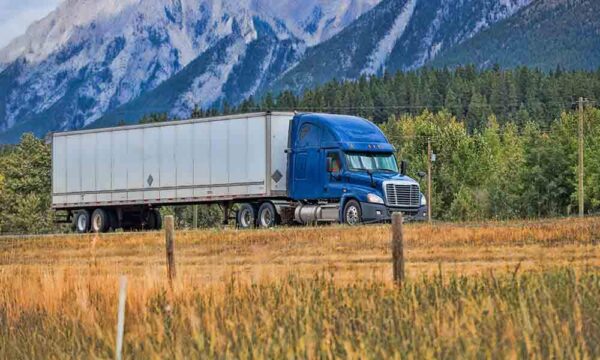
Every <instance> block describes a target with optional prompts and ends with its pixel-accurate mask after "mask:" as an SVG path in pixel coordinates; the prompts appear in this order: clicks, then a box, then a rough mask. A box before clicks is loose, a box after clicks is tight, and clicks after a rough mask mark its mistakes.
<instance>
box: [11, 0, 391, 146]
mask: <svg viewBox="0 0 600 360" xmlns="http://www.w3.org/2000/svg"><path fill="white" fill-rule="evenodd" d="M379 1H380V0H303V1H301V2H300V1H296V0H66V1H65V2H63V3H62V4H61V5H60V6H59V8H58V9H57V10H56V11H54V12H52V13H51V14H50V15H48V16H47V17H46V18H44V19H42V20H40V21H38V22H36V23H34V24H32V25H31V26H30V28H29V29H28V30H27V32H26V33H25V34H24V35H23V36H21V37H19V38H17V39H15V40H14V41H13V42H12V43H11V44H9V45H8V46H7V47H6V48H4V49H2V50H0V69H2V70H0V71H1V72H0V132H10V134H9V135H7V136H6V137H5V138H11V140H13V139H14V138H15V137H16V136H18V134H19V133H21V132H23V131H29V130H34V131H35V132H36V133H38V134H40V135H43V132H45V131H48V130H65V129H76V128H81V127H83V126H86V125H88V124H90V123H91V122H94V121H95V120H96V119H98V118H100V117H101V116H102V115H103V114H104V113H106V112H107V111H110V110H111V109H115V108H117V107H119V106H120V105H123V104H125V103H128V102H130V101H131V100H133V99H135V98H137V97H139V96H140V95H142V94H144V93H146V92H148V91H150V90H152V89H155V88H156V87H157V86H159V85H160V84H161V83H163V82H164V81H165V80H167V79H170V78H171V77H173V76H174V75H175V74H177V73H179V72H180V71H181V70H182V69H184V68H185V67H186V66H188V65H189V64H190V63H192V62H193V61H194V60H195V59H197V58H198V57H199V56H201V55H202V54H207V53H211V50H212V49H213V47H214V46H216V45H217V44H219V43H220V42H221V41H222V40H224V39H231V38H232V37H235V38H236V39H235V41H233V40H232V43H235V46H233V45H232V46H233V47H232V48H231V49H229V50H228V52H226V53H223V57H214V58H212V59H209V62H211V64H207V66H205V67H203V68H202V71H203V72H202V73H197V74H192V76H194V77H195V81H194V82H193V83H192V84H191V85H190V87H189V88H187V89H182V90H181V96H180V98H179V99H177V104H179V106H180V107H181V109H179V110H180V111H179V112H182V111H183V110H184V108H185V109H187V108H189V107H190V106H191V107H193V105H195V104H199V105H202V106H209V105H212V104H213V103H214V102H216V101H218V100H219V99H220V98H221V97H222V94H221V90H222V89H223V88H224V87H227V83H228V81H232V79H230V77H231V76H232V74H233V73H240V72H241V70H240V69H237V68H236V65H237V64H238V62H240V61H243V60H245V61H246V62H248V61H249V60H251V59H247V56H248V55H249V54H248V53H247V52H248V51H250V50H251V51H255V52H256V51H258V52H260V51H261V50H262V49H255V47H256V46H254V47H253V46H251V44H253V43H256V42H257V41H258V40H259V32H260V29H258V28H257V27H262V28H264V29H263V33H268V36H267V37H268V39H269V41H268V44H267V45H265V44H266V43H265V42H264V41H263V42H259V43H261V44H263V45H265V46H268V47H269V48H270V51H277V52H278V55H279V57H278V58H275V57H272V58H271V60H269V61H268V59H265V58H261V59H260V60H261V61H262V68H263V69H269V71H275V70H277V71H284V70H285V69H286V68H287V67H288V66H291V65H292V64H293V63H294V62H296V61H297V60H298V59H299V58H300V56H301V55H302V53H303V51H304V49H306V48H307V47H308V46H312V45H315V44H319V43H320V42H322V41H324V40H327V39H329V38H331V37H332V36H334V35H336V34H337V33H338V32H339V31H341V30H343V28H344V27H345V26H347V25H348V24H350V23H351V22H353V21H354V20H355V19H356V18H357V17H358V16H360V15H361V14H362V13H364V12H366V11H368V10H369V9H371V8H372V7H373V6H374V5H376V4H377V3H378V2H379ZM257 24H258V25H257ZM273 41H274V42H273ZM282 44H283V45H284V46H283V48H282V46H278V45H282ZM276 49H277V50H276ZM214 53H215V54H216V53H218V52H214ZM284 65H285V66H284ZM245 75H246V78H245V79H244V81H247V82H249V83H251V84H253V88H254V89H255V90H256V89H258V87H260V86H262V84H263V83H264V81H266V79H270V77H271V76H270V75H268V76H267V74H261V73H259V71H258V69H257V72H256V73H254V74H245ZM276 75H279V74H276ZM252 92H253V90H252V87H250V88H248V89H246V92H245V95H247V94H251V93H252ZM240 96H241V95H240ZM188 102H189V103H188ZM184 103H185V107H184V106H183V105H184ZM150 110H151V109H150ZM175 112H177V111H175Z"/></svg>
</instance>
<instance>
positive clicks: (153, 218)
mask: <svg viewBox="0 0 600 360" xmlns="http://www.w3.org/2000/svg"><path fill="white" fill-rule="evenodd" d="M161 228H162V217H161V216H160V212H159V211H158V210H150V211H149V212H148V215H147V220H146V229H147V230H160V229H161Z"/></svg>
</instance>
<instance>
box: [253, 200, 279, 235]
mask: <svg viewBox="0 0 600 360" xmlns="http://www.w3.org/2000/svg"><path fill="white" fill-rule="evenodd" d="M280 222H281V221H280V220H279V214H277V210H276V209H275V206H274V205H273V204H271V203H270V202H265V203H263V204H262V205H261V206H260V208H259V209H258V216H257V219H256V225H257V226H258V227H260V228H263V229H269V228H272V227H274V226H277V225H279V224H280Z"/></svg>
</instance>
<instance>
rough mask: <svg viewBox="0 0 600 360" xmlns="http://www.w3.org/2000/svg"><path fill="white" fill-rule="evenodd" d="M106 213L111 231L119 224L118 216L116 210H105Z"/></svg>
mask: <svg viewBox="0 0 600 360" xmlns="http://www.w3.org/2000/svg"><path fill="white" fill-rule="evenodd" d="M106 213H107V214H108V220H109V221H110V224H109V227H110V229H111V230H112V231H116V230H117V229H118V228H119V227H120V226H119V218H118V216H117V212H116V211H115V210H112V209H110V210H106Z"/></svg>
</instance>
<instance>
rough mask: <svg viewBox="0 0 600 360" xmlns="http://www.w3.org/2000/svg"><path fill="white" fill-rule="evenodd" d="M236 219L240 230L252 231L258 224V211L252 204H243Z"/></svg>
mask: <svg viewBox="0 0 600 360" xmlns="http://www.w3.org/2000/svg"><path fill="white" fill-rule="evenodd" d="M236 218H237V219H236V220H237V226H238V227H239V228H240V229H251V228H253V227H254V225H255V224H256V209H255V208H254V206H252V204H248V203H246V204H241V205H240V208H239V210H238V211H237V216H236Z"/></svg>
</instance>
